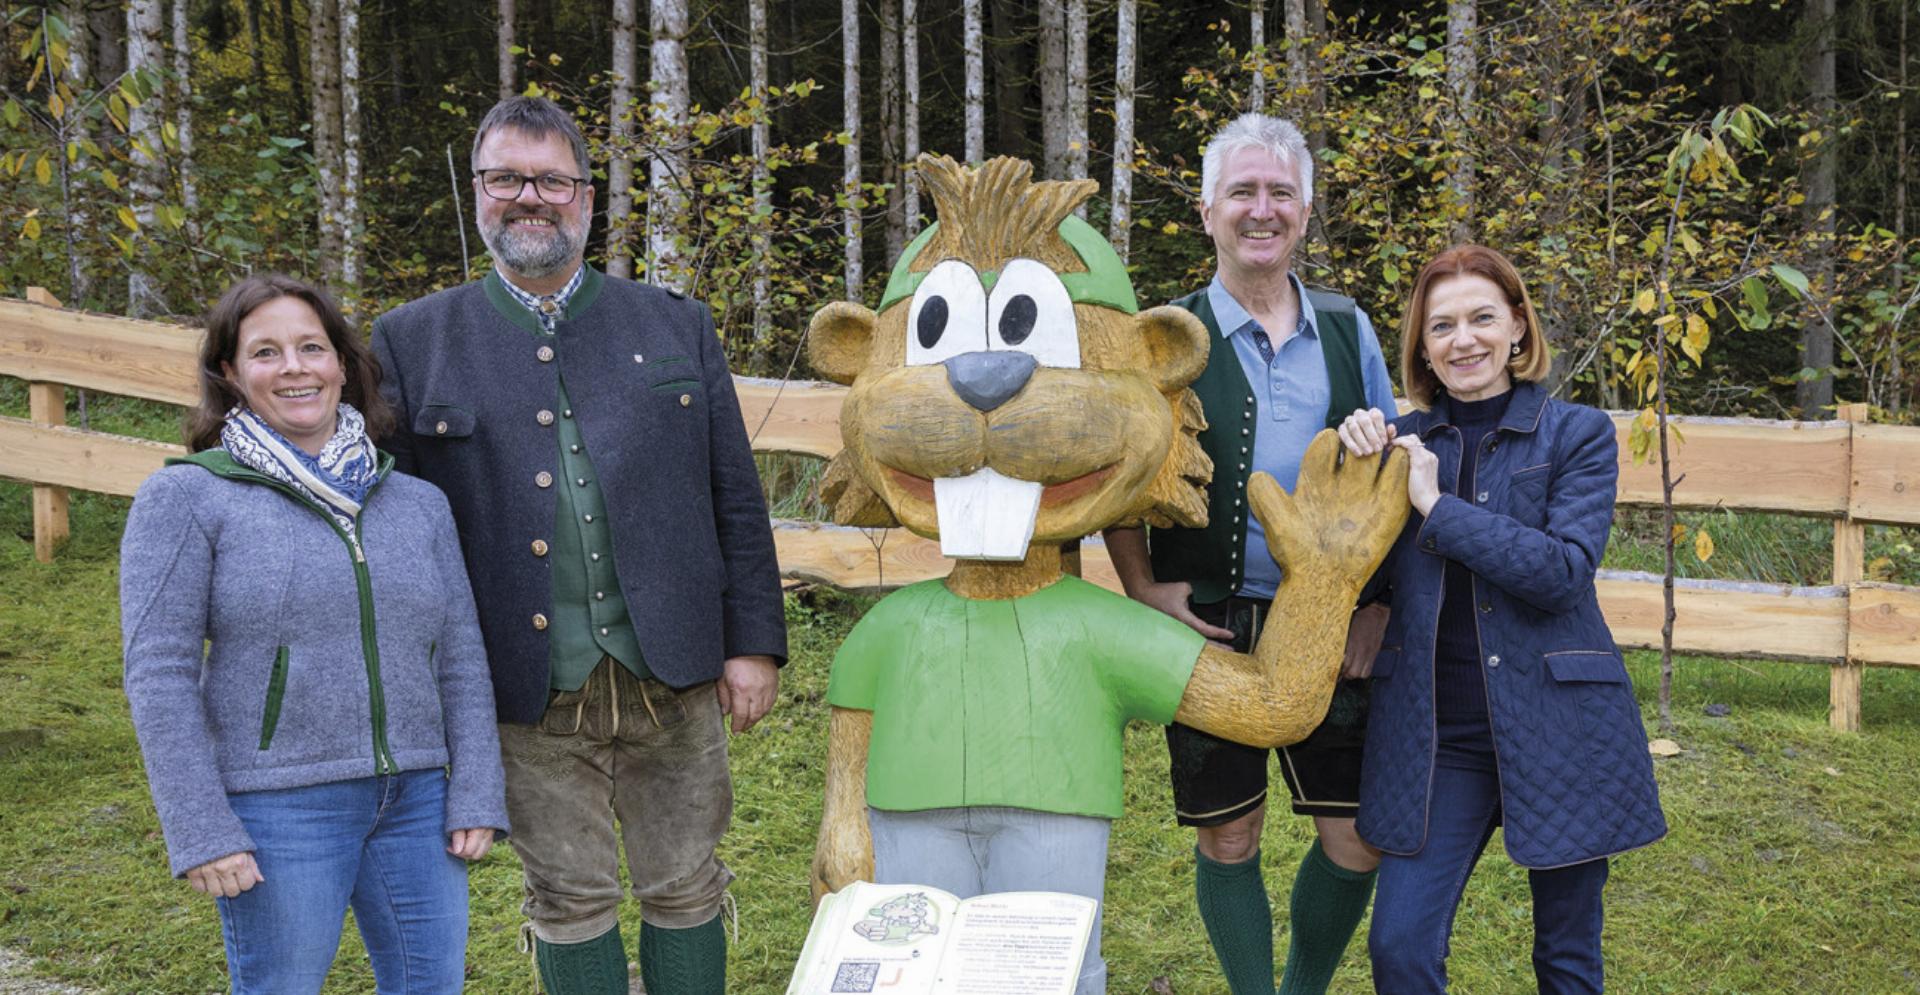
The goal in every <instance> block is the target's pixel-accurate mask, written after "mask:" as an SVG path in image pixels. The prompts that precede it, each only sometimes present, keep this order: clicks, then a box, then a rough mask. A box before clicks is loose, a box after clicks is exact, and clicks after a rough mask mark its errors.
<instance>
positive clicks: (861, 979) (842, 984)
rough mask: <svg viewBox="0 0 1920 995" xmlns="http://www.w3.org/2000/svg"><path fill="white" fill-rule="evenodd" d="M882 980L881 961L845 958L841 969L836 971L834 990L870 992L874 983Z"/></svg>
mask: <svg viewBox="0 0 1920 995" xmlns="http://www.w3.org/2000/svg"><path fill="white" fill-rule="evenodd" d="M879 980H880V962H879V961H873V960H843V961H841V962H840V969H839V970H838V971H835V972H834V975H833V988H832V989H831V990H832V991H836V992H870V991H873V986H874V983H875V982H877V981H879Z"/></svg>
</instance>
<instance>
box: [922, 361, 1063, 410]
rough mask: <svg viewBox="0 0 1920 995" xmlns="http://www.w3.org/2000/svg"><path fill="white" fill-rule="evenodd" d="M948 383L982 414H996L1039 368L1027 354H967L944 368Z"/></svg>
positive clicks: (946, 364)
mask: <svg viewBox="0 0 1920 995" xmlns="http://www.w3.org/2000/svg"><path fill="white" fill-rule="evenodd" d="M941 365H942V366H945V367H946V368H947V383H949V384H952V385H953V392H954V393H956V394H958V395H960V399H961V400H963V401H965V402H967V403H968V404H971V405H973V406H974V407H975V408H977V409H979V410H981V411H992V410H993V409H995V408H997V407H999V406H1000V405H1002V404H1005V403H1007V399H1008V398H1010V397H1012V396H1013V395H1015V394H1018V393H1020V388H1022V387H1025V386H1026V385H1027V380H1028V379H1029V378H1031V377H1032V376H1033V368H1034V367H1035V366H1037V365H1039V364H1038V363H1036V362H1035V361H1034V358H1033V356H1032V355H1031V354H1029V353H1024V352H1012V351H1006V352H965V353H961V354H960V355H958V356H955V357H953V358H952V359H949V360H947V361H946V362H945V363H942V364H941Z"/></svg>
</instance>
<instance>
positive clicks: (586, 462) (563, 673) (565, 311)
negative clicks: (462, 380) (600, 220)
mask: <svg viewBox="0 0 1920 995" xmlns="http://www.w3.org/2000/svg"><path fill="white" fill-rule="evenodd" d="M602 279H603V278H602V277H601V275H600V273H599V272H598V271H596V270H594V269H592V268H591V267H587V266H582V267H580V269H579V271H578V272H577V273H575V274H574V277H573V279H572V280H570V281H568V283H567V285H566V286H565V287H563V288H561V290H560V292H559V293H556V294H553V295H551V296H548V297H539V296H535V295H533V294H529V293H527V292H526V291H523V290H521V289H520V288H519V287H516V286H514V285H513V284H512V283H511V282H509V281H507V280H506V279H504V278H502V277H501V276H500V273H499V271H498V270H495V271H494V272H492V273H489V274H487V279H486V288H487V297H488V299H489V300H491V301H492V302H493V305H494V307H495V308H497V309H499V311H500V312H501V313H502V314H504V315H506V316H507V318H508V320H510V321H512V322H513V323H514V324H516V325H518V326H520V327H522V328H525V329H526V330H527V331H529V332H530V333H532V334H533V335H534V336H535V338H536V339H537V340H538V341H539V343H540V346H539V349H538V351H537V353H536V355H537V356H538V357H539V359H540V361H541V362H543V363H551V362H553V361H554V358H555V353H554V345H553V344H554V341H555V340H554V336H553V326H554V323H555V322H557V321H559V320H561V319H563V318H573V317H576V316H578V315H580V314H583V313H585V312H586V310H587V309H588V308H590V307H592V306H593V302H594V299H595V298H597V297H599V295H600V285H601V280H602ZM556 379H557V380H558V382H559V385H560V389H559V391H558V394H557V396H556V397H555V398H554V408H553V410H551V411H548V410H541V411H539V412H536V413H535V415H534V417H535V418H536V419H537V420H538V421H539V422H540V424H542V425H552V426H553V427H554V428H555V430H556V431H555V433H554V434H555V436H556V441H557V443H558V445H559V447H560V479H559V480H558V481H557V483H558V484H560V486H559V487H556V488H554V499H555V508H554V535H553V542H552V545H551V547H549V546H548V544H547V543H546V542H545V541H543V540H538V539H536V540H534V543H533V553H534V555H536V556H548V555H551V556H552V558H553V559H552V570H553V617H552V618H551V619H550V620H549V624H548V629H547V639H548V647H549V650H548V670H549V673H550V674H551V675H552V676H551V677H550V679H549V682H550V684H551V685H552V687H553V688H554V689H556V690H560V691H577V690H579V689H580V687H581V686H582V685H584V684H585V683H586V682H587V678H588V677H589V676H590V675H591V674H592V673H593V671H594V668H596V667H598V666H599V665H600V661H601V659H602V658H603V657H609V656H610V657H612V658H614V659H615V660H617V661H619V663H620V665H621V666H622V667H625V668H626V669H627V670H628V671H629V672H631V673H632V674H633V675H634V676H635V677H637V678H641V679H645V678H648V677H651V676H653V673H652V671H650V670H648V669H647V663H646V658H645V656H644V655H643V654H642V653H641V651H640V638H639V636H638V635H636V634H635V633H634V630H633V620H632V619H631V618H630V617H628V615H627V600H626V598H625V597H624V596H622V594H621V587H620V578H619V575H618V573H617V572H616V571H615V569H614V565H613V532H612V526H611V525H610V524H609V523H608V521H607V500H606V495H605V494H604V493H602V491H601V490H600V481H599V478H598V477H597V476H595V475H594V472H593V461H592V459H591V458H590V454H589V453H588V452H587V447H586V442H585V440H584V439H582V438H581V435H580V423H579V421H577V420H576V419H575V418H574V417H573V402H572V400H571V399H570V398H568V396H567V382H566V380H565V378H560V377H557V378H556Z"/></svg>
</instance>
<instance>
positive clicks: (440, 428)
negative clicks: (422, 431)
mask: <svg viewBox="0 0 1920 995" xmlns="http://www.w3.org/2000/svg"><path fill="white" fill-rule="evenodd" d="M433 434H435V435H445V434H447V423H446V422H443V421H437V422H434V423H433Z"/></svg>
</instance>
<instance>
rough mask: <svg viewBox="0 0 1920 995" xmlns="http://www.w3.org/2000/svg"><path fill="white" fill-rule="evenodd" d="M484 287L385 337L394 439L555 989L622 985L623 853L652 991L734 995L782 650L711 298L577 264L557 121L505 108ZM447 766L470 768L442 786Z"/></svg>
mask: <svg viewBox="0 0 1920 995" xmlns="http://www.w3.org/2000/svg"><path fill="white" fill-rule="evenodd" d="M472 167H473V188H474V205H475V214H476V220H477V222H478V225H479V228H480V237H481V239H482V240H483V241H484V242H485V243H486V246H487V250H488V251H489V252H490V253H491V254H492V256H493V261H494V269H493V270H492V271H491V272H489V273H488V274H487V275H486V277H485V278H483V279H481V280H478V281H476V282H473V283H469V284H466V285H463V286H459V287H454V288H452V289H450V290H444V291H441V292H439V293H437V294H433V295H431V296H429V297H426V298H423V299H421V300H417V301H414V302H412V303H410V304H407V305H405V306H403V307H400V308H398V309H396V310H394V311H392V312H389V313H388V314H386V315H384V316H382V317H381V318H380V319H379V320H378V321H377V322H375V323H374V331H373V347H374V352H375V355H376V356H378V358H379V360H380V362H381V365H382V366H383V367H384V368H385V370H386V383H385V385H384V388H383V389H384V390H385V392H386V394H387V395H388V397H389V398H390V399H391V400H392V401H393V403H394V404H395V405H396V406H397V408H398V414H399V416H400V417H399V419H398V424H399V427H398V428H397V429H396V430H395V432H394V434H393V435H392V437H390V438H387V439H385V440H382V444H383V446H384V447H385V448H387V449H389V450H390V451H392V452H393V454H394V456H395V458H396V461H397V465H398V466H399V468H400V469H401V470H403V471H406V472H409V473H413V474H416V475H418V476H421V477H424V478H425V479H427V480H429V481H432V482H433V483H435V484H437V485H439V486H440V488H441V489H442V490H444V491H445V492H446V494H447V498H448V501H449V503H450V504H451V505H452V507H453V512H454V517H455V520H456V521H457V522H458V524H459V532H460V541H461V547H462V552H463V553H464V554H465V556H466V563H467V573H468V577H465V578H445V581H446V582H447V583H449V584H458V583H466V582H467V581H468V580H469V578H470V579H471V583H472V585H473V593H474V600H475V602H476V604H477V605H478V608H479V611H480V622H481V629H482V632H483V633H484V635H485V637H486V648H487V657H488V662H489V664H490V666H491V671H492V676H493V692H494V698H495V703H496V705H497V707H498V710H499V715H500V723H501V724H500V742H501V752H502V758H503V760H504V762H505V766H506V771H507V810H508V816H509V819H510V820H511V822H512V824H513V825H512V834H511V835H510V836H509V841H510V842H511V843H512V844H513V847H514V850H515V852H516V853H518V854H519V856H520V860H521V864H522V866H523V869H524V872H525V902H524V904H523V906H522V911H523V912H524V914H525V915H526V916H527V919H528V920H529V922H528V925H527V927H526V928H525V930H524V932H523V936H524V935H525V934H526V933H530V934H531V946H532V949H533V952H534V959H535V963H536V965H537V966H538V970H539V974H540V979H541V983H542V985H543V986H544V988H545V989H546V991H547V992H549V993H552V995H603V993H604V995H625V993H626V991H627V988H628V980H627V953H626V948H625V945H624V943H623V941H622V939H621V937H620V929H619V909H620V896H621V887H620V879H619V869H618V868H619V848H620V847H621V845H622V844H623V843H624V846H625V850H626V857H627V865H628V873H629V876H630V877H631V879H632V888H633V892H634V895H635V896H636V897H637V898H638V899H639V900H640V915H641V920H642V925H641V932H640V940H639V944H638V947H639V959H640V968H641V975H642V977H643V979H644V980H645V983H646V987H647V989H648V990H649V991H654V992H661V993H675V995H682V993H695V995H706V993H712V995H719V993H721V992H723V991H725V989H726V939H725V933H724V932H723V930H722V927H721V919H720V909H721V905H722V902H723V899H724V897H725V894H726V888H727V883H728V882H729V881H730V880H732V874H731V873H730V872H729V871H728V870H727V868H726V867H725V866H724V865H723V864H721V863H720V861H719V860H718V858H716V857H715V855H714V847H715V845H716V844H717V843H718V841H719V839H720V836H721V835H722V834H723V833H724V832H725V831H726V828H727V823H728V820H729V818H730V817H731V814H732V807H733V793H732V787H731V783H730V781H729V779H728V772H727V741H726V730H725V728H724V727H725V725H726V721H725V719H723V718H722V715H723V713H724V714H726V715H730V716H731V717H732V728H733V731H734V732H736V733H738V732H745V731H746V730H747V729H748V728H750V727H751V726H752V725H753V724H754V723H755V722H757V721H759V720H760V718H761V717H762V716H763V715H765V714H766V713H767V710H768V709H769V708H770V707H771V706H772V704H773V700H774V696H775V693H776V691H777V689H778V686H779V671H778V669H777V668H778V666H779V665H780V664H781V663H784V662H785V658H786V651H787V648H786V628H785V622H784V614H783V611H782V606H781V597H780V586H779V567H778V564H777V563H776V562H775V559H774V549H773V536H772V532H771V530H770V528H769V526H768V523H767V509H766V503H765V500H764V499H763V497H762V495H761V491H760V482H759V478H758V475H757V473H756V471H755V469H754V464H753V454H752V450H751V449H750V447H749V445H748V441H747V435H746V429H745V425H744V423H743V422H742V419H741V416H740V408H739V403H738V401H737V400H736V399H735V397H734V392H733V381H732V378H731V376H730V375H729V373H728V370H727V364H726V357H725V355H724V353H723V352H722V351H721V348H720V342H719V339H718V338H717V337H716V336H715V334H714V329H713V317H712V314H711V313H710V312H709V311H708V310H707V308H706V306H705V305H702V304H700V303H698V302H696V301H690V300H687V299H686V298H685V297H684V296H683V295H681V294H679V293H677V292H674V291H669V290H662V289H659V288H656V287H652V286H647V285H644V284H638V283H633V282H630V281H626V280H621V279H618V278H614V277H609V276H605V275H603V274H601V273H600V272H599V271H598V270H595V269H593V268H592V267H590V266H587V265H586V264H585V261H584V260H585V250H586V241H587V228H588V223H589V221H590V220H591V218H592V210H593V185H592V182H591V180H590V179H589V177H590V176H591V174H590V172H589V166H588V162H587V156H586V146H585V143H584V142H583V141H582V139H581V136H580V132H579V130H578V128H576V127H575V126H574V123H573V120H572V118H570V117H569V116H568V115H567V114H566V113H565V112H563V111H561V110H560V109H559V108H558V107H556V106H554V105H553V104H552V103H551V102H549V101H546V100H544V99H539V98H532V97H513V98H510V99H507V100H503V101H501V102H500V103H499V104H497V105H495V107H494V108H493V109H492V110H491V111H489V112H488V114H487V116H486V118H485V119H484V120H482V121H481V122H480V128H479V131H478V133H477V134H476V135H475V136H474V144H473V158H472ZM456 776H457V775H456Z"/></svg>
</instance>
